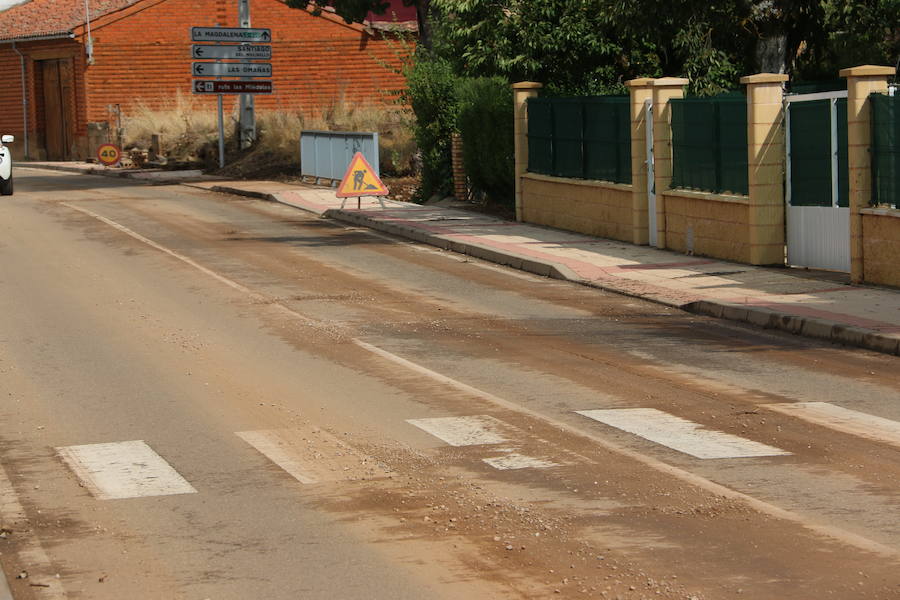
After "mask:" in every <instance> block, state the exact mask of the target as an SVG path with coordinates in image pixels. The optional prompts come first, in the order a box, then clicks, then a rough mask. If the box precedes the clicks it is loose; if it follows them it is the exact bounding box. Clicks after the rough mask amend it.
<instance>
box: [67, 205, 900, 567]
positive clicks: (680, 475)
mask: <svg viewBox="0 0 900 600" xmlns="http://www.w3.org/2000/svg"><path fill="white" fill-rule="evenodd" d="M62 204H63V206H67V207H69V208H71V209H72V210H76V211H79V212H82V213H84V214H86V215H89V216H91V217H93V218H95V219H98V220H100V221H103V222H104V223H107V224H108V225H110V226H112V227H114V228H116V229H118V230H119V231H122V232H123V233H126V234H127V235H130V236H132V237H134V238H135V239H138V240H141V241H143V242H144V243H146V244H148V245H150V246H152V247H154V248H157V249H159V250H160V251H162V252H165V253H166V254H169V255H170V256H173V257H175V258H177V259H179V260H181V261H184V262H186V263H187V264H189V265H191V266H193V267H195V268H196V269H198V270H199V271H201V272H203V273H206V274H207V275H209V276H210V277H213V278H214V279H216V280H218V281H221V282H223V283H225V284H226V285H228V286H229V287H232V288H234V289H238V290H241V291H244V290H246V291H245V293H246V294H247V295H249V296H250V297H251V298H255V299H266V297H265V296H264V295H262V294H259V293H258V292H254V291H252V290H249V289H248V288H246V287H244V286H242V285H240V284H238V283H236V282H233V281H231V280H229V279H228V278H226V277H224V276H222V275H219V274H218V273H215V272H213V271H211V270H209V269H207V268H206V267H202V266H200V265H199V264H197V263H196V262H194V261H192V260H190V259H188V258H186V257H184V256H181V255H180V254H178V253H176V252H173V251H171V250H169V249H168V248H164V247H163V246H160V245H159V244H157V243H156V242H153V241H151V240H148V239H147V238H145V237H143V236H141V235H139V234H137V233H135V232H133V231H131V230H130V229H128V228H126V227H124V226H122V225H119V224H118V223H115V222H114V221H111V220H109V219H107V218H105V217H101V216H100V215H97V214H96V213H93V212H91V211H89V210H86V209H83V208H79V207H77V206H73V205H71V204H68V203H62ZM268 304H269V305H270V306H274V307H277V308H279V309H280V310H282V312H284V313H286V314H290V315H293V316H294V317H295V318H297V319H298V320H299V321H302V322H303V323H306V324H309V325H314V326H316V327H317V328H319V329H322V330H324V331H326V332H333V331H334V330H335V329H337V328H336V327H334V326H333V325H330V326H329V325H326V324H325V323H322V322H319V321H316V320H315V319H312V318H310V317H307V316H305V315H301V314H300V313H298V312H296V311H294V310H291V309H290V308H287V307H286V306H284V305H282V304H279V303H277V302H273V301H270V302H268ZM349 341H350V342H352V343H353V344H355V345H357V346H359V347H360V348H362V349H364V350H366V351H368V352H371V353H372V354H375V355H377V356H380V357H381V358H383V359H385V360H387V361H390V362H392V363H394V364H397V365H400V366H402V367H403V368H405V369H408V370H409V371H411V372H413V373H419V374H420V375H423V376H424V377H428V378H429V379H431V380H432V381H435V382H438V383H441V384H443V385H447V386H449V387H452V388H454V389H456V390H459V391H461V392H464V393H467V394H471V395H472V396H473V397H475V398H481V399H482V400H484V401H486V402H490V403H491V404H493V405H494V406H499V407H501V408H505V409H507V410H510V411H513V412H516V413H518V414H520V415H525V416H528V417H531V418H533V419H537V420H539V421H542V422H544V423H547V424H549V425H552V426H553V427H556V428H557V429H559V430H560V431H565V432H566V433H569V434H570V435H575V436H578V437H580V438H582V439H587V440H590V441H592V442H594V443H595V444H597V445H598V446H600V447H601V448H604V449H606V450H607V451H609V452H614V453H616V454H618V455H619V456H623V457H626V458H628V459H630V460H633V461H635V462H637V463H640V464H642V465H644V466H646V467H649V468H651V469H653V470H655V471H658V472H660V473H665V474H666V475H668V476H670V477H673V478H675V479H678V480H680V481H683V482H685V483H687V484H689V485H693V486H696V487H698V488H700V489H703V490H706V491H707V492H709V493H711V494H718V495H720V496H723V497H725V498H730V499H733V500H738V501H741V502H744V503H745V504H747V506H749V507H751V508H753V509H755V510H757V511H759V512H761V513H763V514H767V515H769V516H771V517H775V518H778V519H784V520H785V521H789V522H791V523H796V524H798V525H800V526H802V527H805V528H807V529H809V530H810V531H814V532H816V533H818V534H819V535H822V536H825V537H828V538H831V539H833V540H836V541H838V542H841V543H844V544H849V545H851V546H854V547H856V548H859V549H862V550H866V551H869V552H873V553H876V554H879V555H882V556H888V557H891V558H892V559H894V560H898V559H900V551H898V550H897V549H895V548H892V547H890V546H886V545H885V544H881V543H879V542H875V541H873V540H870V539H868V538H866V537H863V536H861V535H859V534H856V533H853V532H850V531H847V530H845V529H841V528H840V527H835V526H833V525H826V524H822V523H818V522H816V521H814V520H811V519H809V518H807V517H804V516H803V515H800V514H797V513H795V512H791V511H789V510H786V509H784V508H781V507H780V506H776V505H774V504H771V503H769V502H765V501H763V500H760V499H758V498H754V497H753V496H750V495H748V494H745V493H743V492H739V491H737V490H734V489H732V488H730V487H727V486H724V485H721V484H719V483H716V482H714V481H712V480H710V479H707V478H706V477H703V476H701V475H697V474H696V473H692V472H690V471H687V470H685V469H682V468H679V467H676V466H674V465H670V464H667V463H664V462H662V461H661V460H658V459H656V458H653V457H651V456H647V455H646V454H642V453H640V452H637V451H635V450H631V449H630V448H626V447H624V446H621V445H619V444H617V443H615V442H612V441H610V440H608V439H606V438H605V437H601V436H598V435H595V434H593V433H591V432H588V431H585V430H584V429H582V428H581V427H577V426H573V425H570V424H569V423H567V422H565V421H561V420H560V419H557V418H555V417H551V416H549V415H546V414H543V413H540V412H538V411H536V410H533V409H530V408H526V407H524V406H522V405H520V404H516V403H515V402H511V401H509V400H506V399H504V398H500V397H499V396H495V395H494V394H491V393H489V392H485V391H483V390H480V389H478V388H476V387H473V386H471V385H468V384H466V383H463V382H461V381H457V380H455V379H452V378H450V377H447V376H446V375H444V374H442V373H438V372H436V371H433V370H431V369H429V368H428V367H424V366H422V365H419V364H417V363H414V362H412V361H410V360H407V359H405V358H403V357H402V356H397V355H396V354H394V353H392V352H388V351H387V350H384V349H382V348H379V347H377V346H373V345H372V344H369V343H367V342H364V341H362V340H360V339H357V338H350V339H349Z"/></svg>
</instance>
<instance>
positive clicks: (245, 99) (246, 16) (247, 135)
mask: <svg viewBox="0 0 900 600" xmlns="http://www.w3.org/2000/svg"><path fill="white" fill-rule="evenodd" d="M238 19H239V20H240V23H239V25H240V27H250V0H238ZM241 62H242V63H249V62H250V61H249V60H248V59H243V60H241ZM241 80H242V81H251V78H249V77H242V78H241ZM255 108H256V107H255V102H254V99H253V94H241V95H240V113H239V117H238V118H239V129H240V136H239V140H238V144H239V146H240V148H241V150H244V149H246V148H249V147H250V145H251V144H252V143H253V142H254V141H256V111H255Z"/></svg>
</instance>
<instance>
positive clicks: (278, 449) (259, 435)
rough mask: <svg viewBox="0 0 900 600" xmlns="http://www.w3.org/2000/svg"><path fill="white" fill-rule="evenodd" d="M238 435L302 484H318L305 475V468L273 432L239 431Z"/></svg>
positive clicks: (314, 479)
mask: <svg viewBox="0 0 900 600" xmlns="http://www.w3.org/2000/svg"><path fill="white" fill-rule="evenodd" d="M236 435H237V436H238V437H239V438H241V439H242V440H244V441H245V442H247V443H248V444H250V445H251V446H253V447H254V448H256V449H257V450H258V451H259V452H260V453H261V454H262V455H263V456H266V457H267V458H268V459H269V460H271V461H272V462H273V463H275V464H276V465H278V466H279V467H281V468H282V469H284V470H285V471H287V472H288V474H290V476H291V477H293V478H294V479H296V480H297V481H299V482H300V483H316V481H317V480H316V478H315V477H312V476H311V475H309V474H308V473H304V471H303V466H302V465H301V464H300V461H298V460H297V458H296V457H295V456H293V453H292V452H290V451H289V450H288V448H286V447H285V445H284V444H283V443H279V441H278V439H277V437H276V436H275V435H273V432H272V431H238V432H237V433H236Z"/></svg>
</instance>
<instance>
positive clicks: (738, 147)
mask: <svg viewBox="0 0 900 600" xmlns="http://www.w3.org/2000/svg"><path fill="white" fill-rule="evenodd" d="M669 104H670V105H671V107H672V187H676V188H687V189H694V190H700V191H705V192H713V193H725V192H727V193H732V194H745V195H746V194H747V193H748V191H749V186H748V183H747V98H746V96H744V95H743V94H740V93H731V94H723V95H721V96H713V97H709V98H694V97H689V98H679V99H675V100H671V101H670V103H669Z"/></svg>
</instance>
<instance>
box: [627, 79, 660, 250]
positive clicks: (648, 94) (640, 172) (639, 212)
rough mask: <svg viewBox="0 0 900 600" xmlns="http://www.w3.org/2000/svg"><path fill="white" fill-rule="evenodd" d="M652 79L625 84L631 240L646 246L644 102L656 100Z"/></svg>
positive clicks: (646, 157) (647, 218)
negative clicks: (628, 110) (628, 100)
mask: <svg viewBox="0 0 900 600" xmlns="http://www.w3.org/2000/svg"><path fill="white" fill-rule="evenodd" d="M654 81H655V80H654V79H651V78H649V77H642V78H640V79H632V80H631V81H626V82H625V85H626V86H627V87H628V91H629V94H630V96H631V190H632V191H631V241H632V243H634V244H638V245H641V246H645V245H647V244H648V243H649V241H650V234H649V232H648V227H649V223H650V221H649V216H648V214H647V194H648V190H647V166H648V163H647V161H648V158H649V157H648V156H647V111H646V109H645V103H646V101H647V100H652V99H653V82H654Z"/></svg>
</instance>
